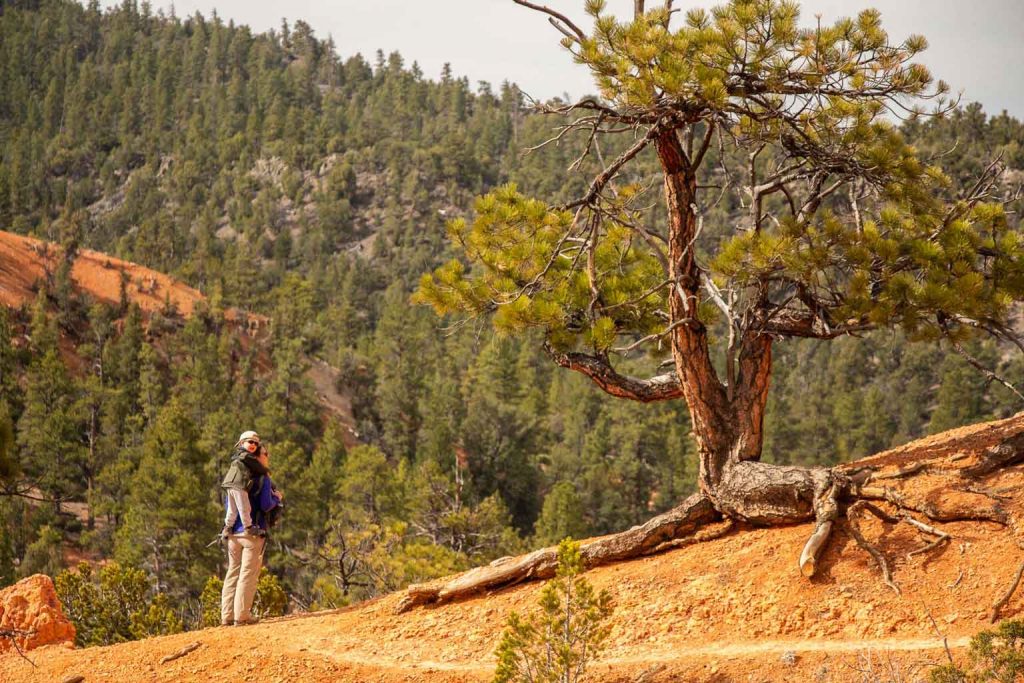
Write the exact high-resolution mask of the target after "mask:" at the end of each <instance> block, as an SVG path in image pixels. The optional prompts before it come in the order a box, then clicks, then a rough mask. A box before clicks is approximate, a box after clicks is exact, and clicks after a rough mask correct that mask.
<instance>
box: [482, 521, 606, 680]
mask: <svg viewBox="0 0 1024 683" xmlns="http://www.w3.org/2000/svg"><path fill="white" fill-rule="evenodd" d="M582 571H583V561H582V558H581V557H580V546H579V543H576V542H574V541H573V540H572V539H571V538H567V539H565V540H564V541H562V542H561V543H560V544H559V546H558V570H557V572H556V574H555V578H554V579H552V580H551V581H549V582H548V584H547V585H546V586H545V587H544V589H543V591H541V595H540V600H539V601H538V604H539V606H540V613H539V614H537V615H534V616H532V617H530V618H526V619H524V618H523V617H520V616H519V615H518V614H516V613H515V612H512V613H511V614H510V615H509V617H508V622H507V623H506V626H505V631H504V633H503V634H502V637H501V642H500V643H499V644H498V649H497V651H496V654H497V656H498V668H497V670H496V671H495V673H494V683H576V682H577V681H582V680H584V675H585V673H586V668H587V666H588V665H589V664H590V663H592V662H593V661H594V660H595V659H596V658H597V657H598V656H599V655H600V653H601V649H602V647H603V646H604V642H605V640H607V638H608V633H609V627H608V626H607V625H606V624H605V623H604V622H605V620H606V619H607V618H608V617H609V616H610V615H611V613H612V599H611V595H610V594H609V593H608V591H605V590H602V591H601V592H600V593H595V591H594V589H593V587H592V586H591V585H590V583H589V582H588V581H587V580H586V579H584V578H582V577H580V573H581V572H582Z"/></svg>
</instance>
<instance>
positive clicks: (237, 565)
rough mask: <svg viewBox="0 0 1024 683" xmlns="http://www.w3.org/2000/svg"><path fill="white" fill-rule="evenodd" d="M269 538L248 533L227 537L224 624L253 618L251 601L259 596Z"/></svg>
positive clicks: (222, 597)
mask: <svg viewBox="0 0 1024 683" xmlns="http://www.w3.org/2000/svg"><path fill="white" fill-rule="evenodd" d="M266 542H267V539H265V538H261V537H259V536H249V535H248V534H239V535H237V536H236V535H232V536H229V537H228V573H227V574H225V576H224V590H223V591H221V594H220V622H221V623H222V624H229V623H231V622H235V623H238V622H240V621H242V622H244V621H249V620H250V619H252V601H253V599H254V598H255V597H256V584H257V583H258V582H259V579H260V568H261V567H262V566H263V545H264V544H265V543H266Z"/></svg>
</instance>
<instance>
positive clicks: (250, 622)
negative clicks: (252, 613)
mask: <svg viewBox="0 0 1024 683" xmlns="http://www.w3.org/2000/svg"><path fill="white" fill-rule="evenodd" d="M258 623H260V620H259V618H257V617H249V618H248V619H239V620H238V621H236V622H235V626H252V625H253V624H258Z"/></svg>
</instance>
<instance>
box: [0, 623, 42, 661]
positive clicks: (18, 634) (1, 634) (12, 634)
mask: <svg viewBox="0 0 1024 683" xmlns="http://www.w3.org/2000/svg"><path fill="white" fill-rule="evenodd" d="M35 634H36V632H35V631H21V630H18V629H15V628H0V638H8V639H9V640H10V641H11V645H13V646H14V651H15V652H17V653H18V655H20V656H21V658H22V659H24V660H25V661H26V662H28V663H29V664H31V665H32V667H33V668H37V667H36V663H35V662H33V661H32V660H31V659H29V658H28V656H27V655H25V652H24V651H23V650H22V649H21V645H20V644H18V638H30V637H32V636H34V635H35Z"/></svg>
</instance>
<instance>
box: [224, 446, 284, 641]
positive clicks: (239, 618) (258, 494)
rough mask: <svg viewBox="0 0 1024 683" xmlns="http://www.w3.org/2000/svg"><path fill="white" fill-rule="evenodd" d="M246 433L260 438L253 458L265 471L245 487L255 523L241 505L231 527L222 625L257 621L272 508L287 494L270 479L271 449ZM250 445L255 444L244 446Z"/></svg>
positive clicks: (226, 503) (228, 537)
mask: <svg viewBox="0 0 1024 683" xmlns="http://www.w3.org/2000/svg"><path fill="white" fill-rule="evenodd" d="M242 436H243V437H246V439H245V441H252V440H253V438H255V439H256V441H257V451H256V455H255V458H253V459H254V460H255V461H256V463H257V465H258V466H259V467H260V468H261V471H262V472H263V474H260V475H258V476H257V477H255V478H254V480H253V482H252V485H251V486H250V487H249V489H248V490H245V491H244V493H245V497H246V504H247V505H248V508H249V514H250V516H251V517H250V522H251V524H248V525H246V524H244V522H243V520H242V515H241V509H242V508H241V506H240V505H239V509H238V514H236V516H235V520H234V523H233V524H232V526H231V527H230V529H229V530H228V535H227V539H226V542H227V552H228V570H227V573H226V574H225V575H224V590H223V591H221V595H220V623H221V626H232V625H234V626H243V625H245V624H252V623H255V622H256V619H254V618H253V616H252V602H253V599H254V598H255V597H256V584H257V583H258V581H259V578H260V569H261V568H262V567H263V552H264V550H265V548H266V544H267V528H268V526H269V519H270V515H271V512H272V511H274V510H275V508H278V507H279V506H280V505H281V501H282V499H283V497H284V496H283V495H282V494H281V492H280V491H278V490H277V488H276V487H275V486H274V484H273V482H272V481H271V479H270V453H269V452H268V450H267V448H266V446H265V445H263V444H259V441H258V439H259V437H258V435H256V433H255V432H245V433H244V434H243V435H242ZM242 442H243V439H241V438H239V444H241V443H242ZM248 447H251V446H249V444H245V446H243V448H248ZM250 455H252V454H251V453H250ZM243 466H244V465H243ZM225 490H227V489H225ZM233 497H234V496H231V497H229V500H227V501H225V508H229V507H230V506H231V505H232V503H231V502H230V498H233ZM236 505H237V503H236Z"/></svg>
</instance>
